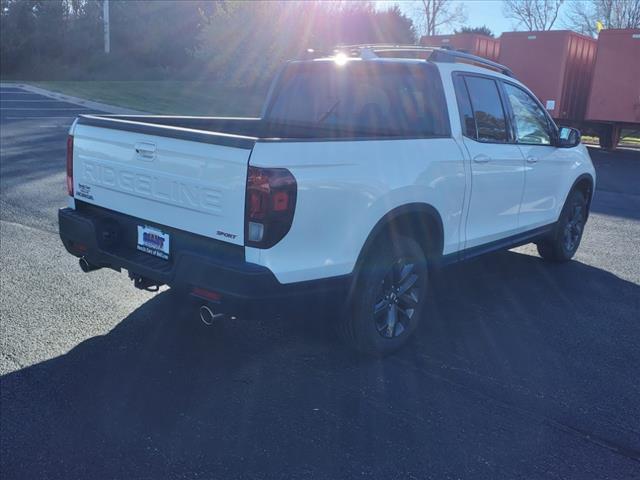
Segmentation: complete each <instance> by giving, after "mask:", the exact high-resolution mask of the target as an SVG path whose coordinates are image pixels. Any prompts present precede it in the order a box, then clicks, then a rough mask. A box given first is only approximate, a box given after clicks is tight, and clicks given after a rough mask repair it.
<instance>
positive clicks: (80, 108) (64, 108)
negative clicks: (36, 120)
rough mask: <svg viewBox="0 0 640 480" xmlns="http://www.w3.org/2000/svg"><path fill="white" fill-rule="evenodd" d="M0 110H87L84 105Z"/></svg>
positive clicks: (6, 109)
mask: <svg viewBox="0 0 640 480" xmlns="http://www.w3.org/2000/svg"><path fill="white" fill-rule="evenodd" d="M0 110H5V111H9V110H38V111H44V110H86V108H84V107H76V108H68V107H61V108H19V107H18V108H0Z"/></svg>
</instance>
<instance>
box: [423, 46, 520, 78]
mask: <svg viewBox="0 0 640 480" xmlns="http://www.w3.org/2000/svg"><path fill="white" fill-rule="evenodd" d="M429 60H431V61H432V62H457V61H461V62H462V63H464V62H467V63H473V64H477V65H479V66H481V67H488V68H491V69H493V70H497V71H498V72H500V73H502V74H503V75H506V76H507V77H515V75H514V74H513V72H512V71H511V69H510V68H508V67H505V66H504V65H502V64H500V63H498V62H494V61H492V60H488V59H486V58H484V57H479V56H478V55H472V54H471V53H466V52H461V51H459V50H445V49H443V48H438V49H436V50H434V51H433V53H432V54H431V56H430V57H429Z"/></svg>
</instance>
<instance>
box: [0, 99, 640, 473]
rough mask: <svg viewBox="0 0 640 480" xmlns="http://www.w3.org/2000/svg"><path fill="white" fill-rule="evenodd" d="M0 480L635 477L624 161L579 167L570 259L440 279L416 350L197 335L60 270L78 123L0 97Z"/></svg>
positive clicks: (464, 268) (295, 337) (276, 321)
mask: <svg viewBox="0 0 640 480" xmlns="http://www.w3.org/2000/svg"><path fill="white" fill-rule="evenodd" d="M0 96H1V111H0V117H1V119H0V120H1V143H2V144H1V161H0V187H1V195H0V288H1V298H0V320H1V322H0V335H1V342H2V348H1V351H0V374H1V375H2V376H1V377H0V475H1V476H2V478H3V479H22V478H30V479H31V478H47V479H74V478H92V479H101V478H110V479H139V478H140V479H141V478H144V479H147V478H148V479H162V478H209V479H234V478H270V479H271V478H272V479H286V478H291V479H307V478H308V479H324V478H327V479H334V478H379V479H396V478H398V479H412V478H413V479H426V478H433V479H516V478H524V479H538V478H540V479H542V478H545V479H546V478H549V479H580V480H584V479H590V478H597V479H616V480H622V479H632V478H633V479H638V478H640V152H639V151H631V150H621V151H618V152H615V153H605V152H601V151H600V150H598V149H591V150H590V152H591V155H592V158H593V159H594V163H595V165H596V169H597V172H598V187H597V191H596V197H595V200H594V203H593V208H592V214H591V217H590V219H589V223H588V225H587V227H586V230H585V235H584V238H583V243H582V245H581V247H580V250H579V252H578V254H577V256H576V258H575V260H574V261H572V262H569V263H567V264H563V265H553V264H548V263H545V262H543V261H542V260H541V259H540V258H539V257H538V256H537V255H536V253H535V248H534V247H532V246H525V247H521V248H519V249H516V250H512V251H508V252H501V253H496V254H492V255H489V256H486V257H483V258H481V259H478V260H475V261H472V262H468V263H465V264H461V265H457V266H454V267H451V268H450V269H448V270H446V271H444V272H443V273H441V274H440V275H439V277H438V278H437V279H436V280H437V281H436V282H434V285H433V287H432V290H431V295H432V299H433V301H432V305H431V306H430V308H429V309H428V311H427V314H426V317H425V319H424V322H423V324H422V325H421V327H420V329H419V331H418V333H417V338H416V339H415V341H414V342H412V343H411V344H410V345H409V346H408V347H407V348H406V349H405V350H403V351H401V352H400V353H398V354H397V355H395V356H393V357H390V358H386V359H383V360H372V359H365V358H361V357H358V356H357V355H354V354H352V353H351V352H350V351H348V350H346V349H345V348H343V347H342V346H341V345H340V344H339V343H338V341H337V340H336V338H335V336H334V334H333V333H332V329H331V327H330V321H329V320H330V319H329V318H328V317H329V316H330V315H331V313H330V311H328V310H326V309H325V308H324V305H323V302H322V301H321V300H320V301H318V303H317V304H315V305H307V306H305V308H303V309H295V310H293V311H292V312H289V313H285V312H284V311H283V313H282V314H281V315H264V316H262V317H258V318H247V319H236V320H231V319H228V320H225V321H223V322H222V323H221V324H219V325H217V326H215V327H212V328H207V327H204V326H203V325H202V324H200V323H199V321H198V320H196V319H195V317H194V316H193V311H192V309H191V308H188V307H187V306H186V304H185V303H184V302H181V301H180V299H179V298H177V297H176V296H175V295H174V294H173V293H172V292H171V291H168V290H163V291H162V292H160V293H158V294H152V293H148V292H141V291H138V290H136V289H134V288H133V285H132V284H131V282H130V281H129V280H128V278H127V275H126V273H125V272H123V273H121V274H118V273H116V272H114V271H107V270H100V271H97V272H92V273H90V274H83V273H81V271H80V269H79V267H78V264H77V259H75V258H73V257H71V256H70V255H68V254H67V253H66V251H65V250H64V248H63V247H62V244H61V243H60V240H59V238H58V235H57V217H56V215H57V209H58V208H59V207H61V206H64V205H65V204H66V201H67V200H66V191H65V181H64V177H65V173H64V172H65V137H66V132H67V129H68V126H69V124H70V123H71V121H72V119H73V117H74V116H75V115H77V114H79V113H83V112H87V111H89V110H87V109H85V108H82V107H80V106H77V105H74V104H69V103H63V102H59V101H57V100H52V99H51V98H48V97H43V96H40V95H35V94H33V93H29V92H26V91H24V90H22V89H20V88H17V87H2V88H1V89H0Z"/></svg>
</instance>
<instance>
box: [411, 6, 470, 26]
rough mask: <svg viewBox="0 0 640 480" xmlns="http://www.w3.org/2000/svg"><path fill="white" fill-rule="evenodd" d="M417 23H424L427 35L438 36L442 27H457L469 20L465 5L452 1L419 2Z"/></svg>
mask: <svg viewBox="0 0 640 480" xmlns="http://www.w3.org/2000/svg"><path fill="white" fill-rule="evenodd" d="M418 3H419V5H418V8H417V10H418V12H417V17H418V19H419V20H418V21H417V23H418V24H420V22H422V26H423V30H424V33H425V35H436V34H437V33H438V31H439V29H440V28H441V27H451V28H453V27H455V26H456V25H458V24H461V23H464V22H465V21H466V20H467V13H466V11H465V7H464V4H462V3H460V2H452V1H451V0H421V1H420V2H418Z"/></svg>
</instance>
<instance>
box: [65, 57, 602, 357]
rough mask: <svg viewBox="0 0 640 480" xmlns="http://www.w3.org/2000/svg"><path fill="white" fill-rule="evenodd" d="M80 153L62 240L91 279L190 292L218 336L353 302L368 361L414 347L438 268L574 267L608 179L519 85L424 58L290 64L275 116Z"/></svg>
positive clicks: (72, 160) (274, 103)
mask: <svg viewBox="0 0 640 480" xmlns="http://www.w3.org/2000/svg"><path fill="white" fill-rule="evenodd" d="M67 147H68V153H67V188H68V192H69V206H68V207H67V208H64V209H61V210H60V212H59V224H60V236H61V238H62V241H63V242H64V245H65V247H66V249H67V250H68V251H69V252H70V253H71V254H73V255H75V256H77V257H80V265H81V267H82V269H83V270H84V271H91V270H95V269H98V268H102V267H109V268H112V269H115V270H118V271H119V270H120V269H123V268H124V269H126V270H128V272H129V275H130V277H131V278H132V279H133V280H134V283H135V285H136V286H137V287H139V288H146V289H154V288H157V287H158V286H160V285H165V284H167V285H170V286H172V287H176V288H178V289H180V290H183V291H185V292H186V293H187V294H189V295H191V296H193V297H196V298H197V299H199V301H200V302H201V303H200V305H201V309H200V315H201V318H202V319H203V321H205V322H206V323H209V322H210V321H211V319H212V318H213V315H214V313H218V312H226V313H237V312H242V311H245V310H246V309H247V308H248V307H249V306H251V305H260V306H262V305H264V304H265V302H270V301H273V300H283V299H287V298H291V297H292V296H299V295H302V296H303V295H315V296H324V297H326V298H328V299H329V298H330V299H341V300H344V302H343V304H344V306H345V307H344V314H343V315H342V316H341V319H340V322H339V324H340V328H339V332H340V333H341V335H342V336H343V337H344V339H346V340H347V341H348V342H349V343H350V344H351V345H353V346H354V347H355V348H357V349H358V350H360V351H362V352H366V353H370V354H386V353H389V352H392V351H394V350H396V349H397V348H399V347H400V346H401V345H403V344H404V343H405V342H406V341H407V339H408V338H409V337H410V336H411V334H412V333H413V332H414V331H415V329H416V326H417V325H418V321H419V319H420V318H421V316H422V314H423V311H424V304H425V302H426V301H427V299H428V297H427V296H426V295H425V292H426V289H427V282H428V280H429V275H428V274H429V273H430V271H432V270H433V269H435V268H439V267H440V266H442V265H445V264H447V263H451V262H457V261H460V260H464V259H468V258H470V257H473V256H476V255H478V254H482V253H485V252H489V251H493V250H496V249H505V248H511V247H514V246H517V245H522V244H525V243H529V242H535V243H536V244H537V246H538V251H539V253H540V255H541V256H542V257H543V258H545V259H548V260H553V261H566V260H569V259H571V258H572V256H573V255H574V253H575V252H576V249H577V248H578V245H579V243H580V239H581V236H582V231H583V228H584V225H585V222H586V220H587V216H588V212H589V206H590V202H591V198H592V195H593V191H594V182H595V172H594V168H593V165H592V163H591V160H590V158H589V154H588V152H587V150H586V148H585V147H584V146H583V145H582V144H581V143H580V134H579V132H578V131H577V130H574V129H569V128H558V127H556V125H555V124H554V122H553V120H552V119H551V118H550V117H549V115H548V114H547V112H546V111H545V109H544V108H543V107H542V106H541V105H540V102H539V101H538V100H537V99H536V98H535V97H534V96H533V95H532V94H531V92H530V91H529V90H528V89H527V88H526V87H525V86H524V85H522V84H521V83H520V82H518V81H517V80H516V79H515V78H513V76H512V75H511V72H510V71H509V70H508V69H506V68H505V67H503V66H501V65H498V64H495V63H492V62H489V61H487V60H484V59H482V58H479V57H475V56H472V55H468V54H464V53H461V52H453V51H448V50H441V49H428V48H418V47H397V46H396V47H391V46H353V47H345V48H343V49H342V50H341V51H340V52H339V53H337V54H336V55H331V56H329V57H327V58H319V59H313V60H301V61H293V62H290V63H288V64H287V65H286V66H285V67H284V68H283V69H282V71H281V73H280V74H279V76H278V78H277V79H276V80H275V81H274V84H273V86H272V88H271V91H270V94H269V96H268V99H267V102H266V105H265V107H264V111H263V114H262V116H261V118H216V117H176V116H127V115H118V116H109V115H83V116H81V117H79V118H78V119H77V120H76V121H75V122H74V124H73V125H72V127H71V130H70V132H69V137H68V144H67ZM281 304H283V305H285V304H286V302H281Z"/></svg>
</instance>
